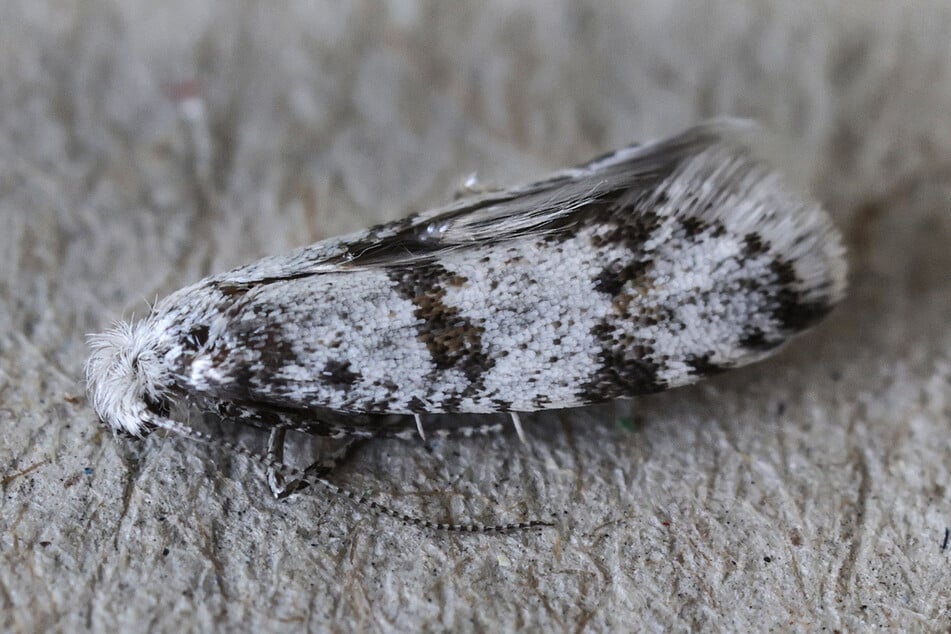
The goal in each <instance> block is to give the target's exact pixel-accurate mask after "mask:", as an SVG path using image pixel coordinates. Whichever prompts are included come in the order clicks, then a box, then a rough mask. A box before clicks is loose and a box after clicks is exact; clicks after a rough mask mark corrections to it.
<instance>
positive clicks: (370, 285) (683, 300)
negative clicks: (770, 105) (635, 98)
mask: <svg viewBox="0 0 951 634" xmlns="http://www.w3.org/2000/svg"><path fill="white" fill-rule="evenodd" d="M756 137H757V133H756V132H755V131H754V130H753V129H752V127H751V126H750V125H749V124H747V123H745V122H739V121H733V120H729V121H714V122H708V123H704V124H701V125H699V126H696V127H693V128H691V129H688V130H686V131H685V132H682V133H681V134H679V135H677V136H674V137H672V138H668V139H664V140H660V141H655V142H651V143H647V144H644V145H634V146H631V147H626V148H623V149H621V150H618V151H616V152H613V153H611V154H607V155H604V156H601V157H599V158H596V159H594V160H592V161H590V162H588V163H585V164H583V165H580V166H577V167H574V168H570V169H566V170H563V171H559V172H556V173H554V174H552V175H551V176H549V177H548V178H545V179H544V180H540V181H538V182H536V183H532V184H529V185H525V186H521V187H515V188H512V189H504V190H499V191H487V192H482V193H480V194H478V195H473V196H470V197H468V198H464V199H462V200H458V201H456V202H454V203H452V204H449V205H448V206H445V207H443V208H440V209H435V210H432V211H425V212H422V213H418V214H415V215H411V216H409V217H407V218H404V219H402V220H398V221H395V222H390V223H386V224H381V225H378V226H375V227H371V228H369V229H366V230H364V231H360V232H357V233H353V234H350V235H347V236H343V237H338V238H332V239H328V240H324V241H322V242H318V243H317V244H314V245H311V246H308V247H304V248H301V249H298V250H296V251H292V252H290V253H288V254H286V255H281V256H275V257H268V258H265V259H263V260H260V261H258V262H254V263H252V264H248V265H246V266H242V267H239V268H237V269H234V270H232V271H228V272H226V273H222V274H219V275H213V276H211V277H208V278H206V279H203V280H201V281H199V282H197V283H196V284H193V285H191V286H188V287H186V288H183V289H182V290H180V291H178V292H176V293H173V294H172V295H169V296H168V297H166V298H165V299H163V300H161V301H160V302H159V303H158V304H157V305H155V306H154V307H153V308H152V310H151V312H150V313H149V314H148V316H146V317H145V318H144V319H142V320H140V321H138V322H135V323H119V324H117V325H116V326H115V327H114V328H112V329H111V330H109V331H107V332H105V333H102V334H98V335H94V336H92V337H91V338H90V344H91V348H92V355H91V357H90V358H89V361H88V363H87V366H86V376H87V382H88V389H89V394H90V396H91V401H92V404H93V405H94V407H95V409H96V411H97V413H98V415H99V417H100V418H101V420H102V421H103V422H104V423H105V424H106V425H108V426H109V427H111V428H112V429H113V430H115V431H118V432H126V433H128V434H131V435H132V436H142V435H144V434H145V433H147V432H149V431H151V430H153V429H155V428H165V429H170V430H172V431H175V432H177V433H183V434H186V435H189V434H191V435H193V437H194V432H190V431H189V428H186V427H184V426H182V425H181V424H179V423H177V422H176V421H174V420H173V419H172V418H170V417H169V412H170V411H172V406H173V405H175V404H178V403H183V402H184V403H187V404H188V405H190V406H192V407H197V408H199V409H201V410H205V411H209V412H214V413H216V414H218V415H220V416H222V417H224V418H226V419H230V420H235V421H239V422H241V423H249V424H252V425H255V426H258V427H263V428H266V429H269V430H271V431H272V433H273V435H272V439H274V441H273V442H272V449H275V446H278V445H282V443H283V435H282V434H283V432H284V431H286V430H290V429H294V430H301V431H305V432H308V433H312V434H320V435H337V436H340V435H354V436H360V435H375V434H376V433H377V432H380V433H383V432H384V431H385V430H384V426H383V425H382V423H380V422H378V421H382V420H383V416H384V415H392V414H402V415H405V416H406V418H407V420H409V417H412V420H414V421H415V423H416V428H417V430H418V432H419V434H420V435H424V433H425V426H424V420H423V417H424V416H425V417H426V420H427V421H429V420H433V419H436V418H438V416H436V415H451V414H455V413H474V414H500V413H505V414H508V415H509V416H510V417H511V419H512V421H513V423H514V425H515V427H516V429H517V431H518V433H519V435H520V436H521V434H522V430H521V424H520V419H519V413H523V412H535V411H539V410H549V409H561V408H571V407H578V406H581V405H586V404H589V403H599V402H603V401H608V400H612V399H624V398H631V397H634V396H637V395H642V394H649V393H652V392H658V391H661V390H666V389H669V388H674V387H677V386H682V385H687V384H690V383H694V382H696V381H698V380H700V379H702V378H704V377H706V376H709V375H711V374H714V373H716V372H719V371H721V370H725V369H728V368H734V367H738V366H742V365H745V364H747V363H751V362H753V361H756V360H758V359H762V358H763V357H765V356H767V355H769V354H771V353H772V352H774V351H775V350H776V349H777V348H778V347H780V346H781V345H782V344H784V343H785V342H787V341H788V340H789V339H790V338H791V337H793V336H794V335H796V334H798V333H800V332H802V331H804V330H805V329H807V328H809V327H810V326H812V325H813V324H815V323H816V322H818V321H819V320H820V319H821V318H822V317H823V316H824V315H826V313H828V312H829V311H830V309H831V308H832V307H833V306H834V305H835V304H836V303H837V302H838V301H839V300H840V299H841V298H842V297H843V294H844V292H845V287H846V261H845V252H844V248H843V246H842V239H841V236H840V234H839V233H838V231H837V230H836V229H835V227H834V226H833V224H832V222H831V220H830V218H829V216H828V215H827V213H826V212H825V211H824V210H823V209H822V208H821V207H820V206H819V205H818V204H817V203H816V202H815V201H813V200H811V199H810V198H808V197H806V196H804V195H802V194H799V193H797V192H796V191H794V189H793V188H791V187H789V186H788V185H787V184H785V182H784V181H783V179H782V177H781V176H780V174H779V173H778V172H777V171H776V170H775V169H773V168H772V167H771V166H770V165H769V163H768V162H767V161H765V160H763V159H762V158H760V156H759V154H758V153H757V152H756V151H755V150H754V146H755V139H756ZM486 427H487V428H488V427H490V426H489V425H487V426H486ZM272 463H274V464H279V461H272ZM272 466H273V464H272ZM331 486H333V485H331ZM404 519H405V518H404Z"/></svg>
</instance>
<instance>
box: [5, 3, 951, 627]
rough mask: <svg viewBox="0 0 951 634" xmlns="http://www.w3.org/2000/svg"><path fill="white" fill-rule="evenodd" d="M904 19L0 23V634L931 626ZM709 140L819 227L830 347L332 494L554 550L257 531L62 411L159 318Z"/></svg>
mask: <svg viewBox="0 0 951 634" xmlns="http://www.w3.org/2000/svg"><path fill="white" fill-rule="evenodd" d="M631 4H634V5H635V6H629V5H631ZM516 6H517V8H515V7H516ZM913 6H914V8H913V9H909V8H903V7H897V6H893V3H889V2H854V3H838V4H828V5H827V3H823V2H818V1H815V2H806V3H788V4H785V5H780V6H776V7H773V8H765V7H764V6H763V4H762V3H760V2H758V0H746V1H743V2H735V1H722V2H713V1H705V2H688V1H687V0H684V1H683V2H673V3H671V2H668V1H667V0H652V1H644V2H639V3H626V2H597V3H594V2H591V3H584V4H579V3H576V2H572V1H569V0H555V1H551V2H542V1H538V2H521V3H510V2H502V1H501V0H496V1H495V2H488V3H471V4H466V5H465V7H464V8H460V7H462V5H460V4H458V3H440V2H412V1H405V2H397V1H395V0H394V1H392V2H388V3H385V4H383V5H379V4H377V3H370V2H352V3H335V2H327V3H325V4H324V5H321V6H318V5H317V4H315V3H254V2H244V3H241V4H240V5H238V4H236V3H210V2H209V3H205V2H184V1H182V2H166V3H152V2H146V1H144V0H140V1H128V2H104V1H95V2H85V3H62V2H52V1H47V2H41V1H37V0H30V1H11V2H4V3H3V4H2V7H0V73H2V78H3V80H2V82H0V271H2V275H0V425H2V429H3V434H2V438H0V465H2V472H0V484H2V490H0V492H2V506H0V627H2V628H3V629H7V630H9V629H14V630H32V629H43V628H49V627H55V628H59V629H64V630H76V629H82V628H88V629H98V630H102V629H113V628H117V627H132V628H145V627H148V626H151V627H155V628H160V629H166V630H170V629H181V628H184V627H192V628H201V627H211V626H213V625H219V626H221V625H227V626H232V627H239V628H249V629H250V628H255V627H267V628H271V629H276V628H281V627H299V626H306V627H308V628H310V629H319V628H322V627H328V626H331V627H335V628H337V629H348V628H352V627H362V628H367V629H372V630H391V629H419V628H421V627H422V628H440V627H450V628H453V629H457V630H458V629H461V630H466V629H474V628H476V627H492V628H496V629H511V628H515V627H528V626H532V627H536V626H541V627H546V628H554V629H571V630H579V629H583V628H584V627H588V628H591V629H601V628H604V627H608V626H615V627H620V626H631V625H632V624H643V625H645V626H647V627H649V628H657V629H674V630H685V629H689V628H698V627H719V628H724V629H756V630H764V629H767V628H770V627H772V628H774V629H819V628H822V627H826V628H828V629H835V628H838V629H842V630H857V629H862V628H865V627H871V626H878V627H899V626H901V627H906V628H914V629H922V628H936V629H943V628H946V627H948V625H949V623H951V590H949V588H951V545H949V546H948V549H947V550H942V549H941V546H942V542H943V540H944V539H945V534H946V530H947V527H948V526H951V501H949V496H951V493H949V491H948V489H947V484H946V483H947V482H949V481H951V478H949V466H948V465H949V463H951V461H949V457H951V434H949V433H948V432H949V425H951V423H949V419H951V405H949V396H951V329H949V327H948V319H949V317H948V316H949V315H951V273H949V271H951V249H949V248H948V246H947V245H948V244H951V210H949V205H951V203H949V200H951V117H949V116H948V113H949V112H951V42H949V40H948V38H947V33H948V31H949V27H951V9H949V8H948V7H947V4H946V3H944V2H939V1H937V0H934V1H926V0H922V1H921V2H918V3H916V4H914V5H913ZM716 114H736V115H741V116H751V117H754V118H757V119H759V120H760V121H762V122H764V123H765V124H766V125H768V126H770V127H772V128H773V129H775V130H776V131H777V133H778V137H779V138H780V139H781V140H782V141H783V147H784V150H783V151H784V152H785V153H786V155H787V156H788V157H789V158H788V159H787V161H788V163H787V167H788V168H789V170H790V171H791V172H792V173H793V174H795V175H796V176H797V178H798V179H799V180H801V181H802V182H803V183H805V184H806V185H808V186H809V187H811V189H812V190H813V191H814V192H815V193H816V194H817V195H818V196H819V198H820V199H821V200H823V202H824V203H825V204H826V205H827V207H828V208H829V209H830V211H831V212H832V214H833V216H834V217H835V219H836V221H837V223H838V224H839V226H840V227H841V228H842V230H843V232H844V233H845V234H846V236H847V242H848V246H849V249H850V260H851V266H852V275H851V281H852V289H851V293H850V296H849V299H848V300H847V301H846V303H844V304H843V305H842V306H841V307H840V308H839V310H837V311H836V312H835V313H834V314H833V315H832V317H831V318H830V319H829V320H828V321H826V322H825V323H823V324H822V325H821V326H820V327H819V328H818V329H817V330H816V331H814V332H813V333H812V334H810V335H808V336H806V337H804V338H802V339H800V340H798V341H796V342H795V344H794V345H793V346H791V347H790V348H789V349H788V350H786V351H785V352H784V353H782V354H780V355H779V356H778V357H777V358H775V359H772V360H770V361H767V362H764V363H761V364H759V365H756V366H753V367H750V368H746V369H742V370H739V371H736V372H733V373H729V374H725V375H722V376H718V377H716V378H715V379H713V380H712V381H709V382H707V383H704V384H701V385H699V386H696V387H692V388H684V389H679V390H675V391H672V392H668V393H664V394H660V395H657V396H652V397H649V398H642V399H638V400H636V401H632V402H626V403H618V404H615V405H611V406H604V407H598V408H590V409H584V410H577V411H566V412H560V413H558V414H553V415H539V416H531V417H528V416H526V417H523V418H524V423H525V425H526V428H527V431H528V432H529V435H530V437H531V444H530V446H528V447H522V446H520V445H519V444H518V442H517V440H516V439H515V437H514V434H513V433H507V434H505V435H502V436H499V437H495V438H488V439H479V440H472V441H467V442H450V441H444V442H440V443H436V444H434V445H433V446H431V447H430V448H428V449H427V447H425V446H423V445H422V444H421V443H416V442H373V443H368V444H365V445H364V446H362V447H361V448H360V449H359V451H358V452H357V453H356V455H355V456H354V457H353V459H352V460H350V461H348V462H347V463H346V464H345V465H344V466H342V467H341V468H340V469H339V470H338V471H337V472H335V473H334V475H333V478H334V480H335V481H337V482H339V483H342V484H343V483H345V484H347V486H349V487H351V488H353V489H356V490H358V491H372V492H376V493H377V494H378V499H380V500H386V501H388V502H389V503H391V504H392V505H394V506H398V507H399V508H403V509H407V510H413V511H414V512H416V513H418V514H421V515H425V516H427V517H430V518H432V519H462V518H465V517H470V518H473V519H476V520H480V521H491V520H495V519H499V520H503V521H510V520H517V519H522V518H523V517H548V516H550V515H556V516H557V517H558V518H559V522H558V525H557V526H556V527H555V528H552V529H548V530H546V531H544V532H542V533H539V534H534V533H531V534H522V535H510V536H504V537H498V536H495V537H493V536H447V535H440V534H435V535H434V534H429V533H425V532H421V531H418V530H416V529H412V528H407V527H404V526H402V525H399V524H395V523H394V522H392V521H389V520H386V519H381V518H377V517H375V516H373V515H371V514H369V513H368V512H367V511H366V510H364V509H358V508H354V507H352V506H351V505H349V504H348V503H346V502H344V501H338V500H334V499H331V498H328V497H327V496H325V495H323V494H322V493H320V492H313V493H307V494H302V495H298V496H296V497H294V498H292V499H291V500H289V501H285V502H275V501H272V500H271V499H270V498H269V497H268V496H267V493H266V487H265V485H264V482H263V478H262V475H261V473H260V471H259V470H258V469H257V468H255V467H254V466H253V465H249V464H248V463H247V461H245V460H242V459H240V458H234V457H232V456H229V455H228V454H227V453H226V452H224V451H222V450H220V449H216V448H208V447H203V446H198V445H194V444H192V443H189V442H187V441H185V440H180V439H163V438H159V437H152V438H149V439H148V440H146V441H143V442H135V441H130V440H127V439H113V438H112V437H111V435H110V434H109V433H107V432H106V431H105V430H104V429H103V428H102V427H101V426H100V425H98V424H97V422H96V420H95V416H94V414H93V413H92V411H91V409H90V408H89V406H88V405H87V404H86V402H85V398H84V395H83V386H82V383H81V376H82V363H83V361H84V359H85V356H86V354H87V350H86V347H85V343H84V341H83V335H84V334H85V333H87V332H93V331H97V330H100V329H102V328H103V327H104V326H106V325H108V322H109V320H111V319H114V318H117V317H119V316H123V315H124V316H126V317H128V316H130V315H131V314H133V313H136V314H141V313H143V312H144V311H145V310H147V304H146V302H147V301H150V300H153V299H154V298H155V297H156V296H162V295H165V294H167V293H168V292H170V291H172V290H175V289H176V288H179V287H181V286H183V285H185V284H186V283H188V282H191V281H194V280H197V279H198V278H200V277H201V276H203V275H206V274H208V273H212V272H216V271H221V270H224V269H226V268H228V267H231V266H235V265H238V264H241V263H244V262H247V261H249V260H252V259H254V258H257V257H260V256H262V255H265V254H269V253H278V252H282V251H285V250H287V249H289V248H290V247H293V246H298V245H301V244H307V243H309V242H313V241H315V240H318V239H320V238H323V237H326V236H329V235H334V234H337V233H340V232H342V231H345V230H351V229H357V228H360V227H363V226H366V225H367V224H369V223H372V222H377V221H380V220H384V219H389V218H395V217H399V216H401V215H403V214H405V213H406V212H409V211H411V210H415V209H418V208H421V207H427V206H432V205H435V204H439V203H441V202H444V201H446V200H447V199H448V198H449V197H450V196H451V194H452V191H453V190H454V189H455V188H456V187H457V186H458V183H460V182H461V181H462V180H463V179H464V177H465V175H467V174H469V173H471V172H473V171H478V173H479V176H480V179H481V180H482V181H483V182H486V183H489V184H493V183H498V184H503V183H504V184H513V183H518V182H521V181H524V180H527V179H530V178H532V177H535V176H539V175H541V174H544V173H545V172H546V171H547V170H548V169H550V168H557V167H561V166H564V165H567V164H571V163H576V162H580V161H583V160H585V159H587V158H590V157H591V156H593V155H595V154H597V153H599V152H601V151H605V150H610V149H613V148H615V147H617V146H620V145H622V144H624V143H627V142H629V141H631V140H636V139H644V138H651V137H657V136H660V135H663V134H666V133H668V132H672V131H675V130H677V129H680V128H682V127H684V126H686V125H689V124H690V123H693V122H695V121H697V120H699V119H703V118H706V117H708V116H711V115H716ZM224 433H225V434H226V435H227V436H228V437H234V436H235V434H233V433H232V432H231V431H229V430H228V429H227V428H225V429H224ZM238 436H239V437H240V438H241V439H242V440H243V441H244V442H247V443H254V444H255V446H257V447H260V446H261V444H262V442H263V439H262V438H261V437H260V436H258V435H255V434H253V433H251V432H242V433H241V434H238ZM294 442H295V446H294V449H295V454H296V457H297V458H298V459H299V460H303V459H305V456H306V455H307V454H308V452H309V451H311V450H313V449H314V447H313V446H312V445H311V444H310V443H309V442H307V441H306V439H301V438H297V439H295V440H294Z"/></svg>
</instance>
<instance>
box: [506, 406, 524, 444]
mask: <svg viewBox="0 0 951 634" xmlns="http://www.w3.org/2000/svg"><path fill="white" fill-rule="evenodd" d="M509 416H511V417H512V424H513V425H514V426H515V433H516V434H518V439H519V440H520V441H522V444H523V445H527V444H528V441H527V440H525V430H524V429H522V419H521V418H519V416H518V412H509Z"/></svg>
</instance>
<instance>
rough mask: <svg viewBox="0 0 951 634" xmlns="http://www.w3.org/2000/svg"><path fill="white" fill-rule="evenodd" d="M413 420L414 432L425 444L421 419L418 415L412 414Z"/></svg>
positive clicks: (424, 433)
mask: <svg viewBox="0 0 951 634" xmlns="http://www.w3.org/2000/svg"><path fill="white" fill-rule="evenodd" d="M413 418H414V419H415V420H416V431H417V432H418V433H419V437H420V438H422V440H423V442H426V432H425V431H424V430H423V417H422V416H420V415H419V414H413Z"/></svg>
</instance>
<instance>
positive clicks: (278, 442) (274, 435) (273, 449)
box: [267, 427, 296, 500]
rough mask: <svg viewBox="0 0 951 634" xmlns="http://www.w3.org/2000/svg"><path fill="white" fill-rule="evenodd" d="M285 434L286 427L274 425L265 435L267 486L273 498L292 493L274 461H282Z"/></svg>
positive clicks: (291, 488)
mask: <svg viewBox="0 0 951 634" xmlns="http://www.w3.org/2000/svg"><path fill="white" fill-rule="evenodd" d="M286 436H287V427H274V428H273V429H271V433H270V434H269V435H268V437H267V459H268V462H270V463H271V464H269V465H268V467H267V486H268V488H269V489H271V495H273V496H274V498H275V499H278V500H280V499H282V498H285V497H287V496H288V495H290V494H291V493H293V491H294V489H296V487H292V486H291V485H289V484H288V483H286V482H285V481H284V475H283V474H282V473H281V472H280V471H278V469H277V467H275V466H274V463H278V462H284V439H285V437H286Z"/></svg>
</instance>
